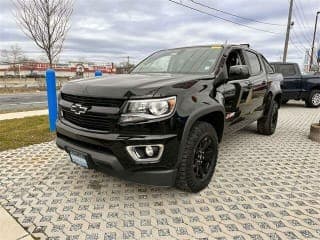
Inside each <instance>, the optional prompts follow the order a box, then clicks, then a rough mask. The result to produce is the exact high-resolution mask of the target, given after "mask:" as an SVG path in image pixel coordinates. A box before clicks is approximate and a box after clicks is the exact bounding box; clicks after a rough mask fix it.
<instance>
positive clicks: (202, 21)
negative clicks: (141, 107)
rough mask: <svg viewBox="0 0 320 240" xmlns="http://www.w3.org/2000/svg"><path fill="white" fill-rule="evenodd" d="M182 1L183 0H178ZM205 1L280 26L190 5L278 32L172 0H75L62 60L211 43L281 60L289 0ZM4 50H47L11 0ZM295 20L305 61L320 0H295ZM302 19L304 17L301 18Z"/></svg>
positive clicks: (1, 25) (2, 21) (2, 17)
mask: <svg viewBox="0 0 320 240" xmlns="http://www.w3.org/2000/svg"><path fill="white" fill-rule="evenodd" d="M178 1H180V0H178ZM197 1H199V2H201V3H204V4H208V5H210V6H213V7H216V8H219V9H223V10H225V11H229V12H232V13H234V14H237V15H241V16H245V17H246V18H250V19H257V20H259V21H264V22H271V23H277V24H281V25H283V26H271V25H266V24H261V23H256V22H252V21H248V20H243V19H240V18H237V17H233V16H227V15H224V14H222V13H218V12H215V11H212V10H209V9H207V8H204V7H201V6H198V5H194V4H193V3H191V2H190V1H189V0H182V3H185V4H190V5H192V6H193V7H196V8H198V9H200V10H202V11H208V12H210V13H212V14H215V15H218V16H220V17H224V18H228V19H230V20H232V21H236V22H241V23H243V24H248V25H249V26H250V27H253V28H258V29H263V30H267V31H273V32H277V33H279V34H275V35H273V34H270V33H267V32H261V31H256V30H253V29H250V28H246V27H242V26H238V25H234V24H232V23H228V22H225V21H222V20H219V19H217V18H214V17H212V16H207V15H205V14H201V13H199V12H195V11H192V10H190V9H187V8H183V7H181V6H178V5H176V4H174V3H172V2H169V1H168V0H152V1H151V0H135V1H132V0H117V1H114V0H112V1H111V0H96V1H87V0H77V1H75V6H74V15H73V17H72V27H71V30H70V32H69V34H68V36H67V39H66V42H65V46H64V51H63V53H62V55H61V57H60V59H61V60H62V61H67V60H71V59H78V58H86V59H88V60H100V61H116V62H118V61H122V59H123V57H125V56H131V57H132V58H133V59H134V61H135V62H137V61H139V60H140V59H142V58H144V57H145V56H146V55H148V54H150V53H152V52H153V51H156V50H159V49H163V48H170V47H179V46H188V45H201V44H213V43H224V42H225V41H227V42H229V43H250V45H251V46H252V47H253V48H254V49H257V50H258V51H260V52H262V53H263V54H264V55H265V56H266V57H267V58H268V59H270V60H279V59H280V56H281V54H282V51H283V45H284V37H285V28H286V27H285V25H286V22H287V14H288V2H287V1H279V0H269V1H265V0H256V1H252V0H238V1H232V0H225V1H214V2H213V1H210V0H197ZM0 4H1V6H0V7H1V9H2V11H1V13H0V49H1V48H8V47H9V46H10V45H13V44H15V43H18V44H19V45H20V46H21V47H22V48H23V49H24V50H25V52H26V54H27V55H30V57H37V56H39V55H41V54H43V53H41V51H40V50H39V49H38V48H36V46H35V45H34V44H33V43H32V41H30V40H29V39H28V38H27V37H26V36H25V35H24V34H23V33H22V32H21V30H20V29H19V27H18V26H17V25H16V23H15V21H14V18H13V16H12V10H13V9H12V7H13V6H12V4H11V3H10V0H1V3H0ZM296 4H297V6H296V7H295V8H294V16H293V21H295V26H294V33H293V34H292V41H293V42H294V43H295V45H290V47H289V60H291V61H300V62H302V61H303V58H304V54H303V52H304V50H305V48H307V47H309V46H310V44H311V42H310V38H312V31H313V28H312V26H313V24H314V16H315V12H316V10H317V9H318V10H319V3H318V0H310V1H302V0H296ZM302 19H304V20H302Z"/></svg>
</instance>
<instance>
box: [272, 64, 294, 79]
mask: <svg viewBox="0 0 320 240" xmlns="http://www.w3.org/2000/svg"><path fill="white" fill-rule="evenodd" d="M276 71H277V72H278V73H282V75H283V76H284V77H289V76H294V75H297V72H296V69H295V67H294V65H293V64H278V65H276Z"/></svg>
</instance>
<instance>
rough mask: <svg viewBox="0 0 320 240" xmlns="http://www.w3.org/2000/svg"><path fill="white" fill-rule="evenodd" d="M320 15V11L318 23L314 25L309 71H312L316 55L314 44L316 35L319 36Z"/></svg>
mask: <svg viewBox="0 0 320 240" xmlns="http://www.w3.org/2000/svg"><path fill="white" fill-rule="evenodd" d="M319 14H320V11H318V12H317V14H316V22H315V24H314V32H313V40H312V46H311V56H310V65H309V71H311V68H312V64H313V55H314V42H315V40H316V34H317V25H318V15H319Z"/></svg>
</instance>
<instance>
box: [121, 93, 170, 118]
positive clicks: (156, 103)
mask: <svg viewBox="0 0 320 240" xmlns="http://www.w3.org/2000/svg"><path fill="white" fill-rule="evenodd" d="M175 106H176V97H168V98H161V99H146V100H129V101H128V103H127V105H126V107H125V109H124V111H123V114H122V115H121V118H120V123H132V122H143V121H147V120H152V119H159V118H164V117H167V116H169V115H171V114H172V113H173V112H174V109H175Z"/></svg>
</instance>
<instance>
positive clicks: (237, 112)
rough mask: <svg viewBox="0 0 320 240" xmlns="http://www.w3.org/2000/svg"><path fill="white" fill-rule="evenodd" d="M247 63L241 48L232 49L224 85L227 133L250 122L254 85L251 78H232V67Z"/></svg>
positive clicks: (227, 63)
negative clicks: (249, 115)
mask: <svg viewBox="0 0 320 240" xmlns="http://www.w3.org/2000/svg"><path fill="white" fill-rule="evenodd" d="M235 65H246V61H245V58H244V55H243V52H242V50H241V49H235V50H233V51H231V52H230V53H229V55H228V57H227V60H226V64H225V68H226V71H227V73H228V74H227V75H228V79H227V81H226V83H225V84H224V85H223V86H222V87H223V90H222V92H223V93H222V94H223V97H224V105H225V110H226V119H225V133H226V134H228V133H231V132H234V131H237V130H239V129H241V128H242V127H244V126H245V125H246V124H248V121H249V119H248V114H249V113H250V105H251V104H252V102H251V101H250V99H251V98H252V85H251V82H250V80H249V79H230V78H229V76H230V72H229V71H230V67H231V66H235Z"/></svg>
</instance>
